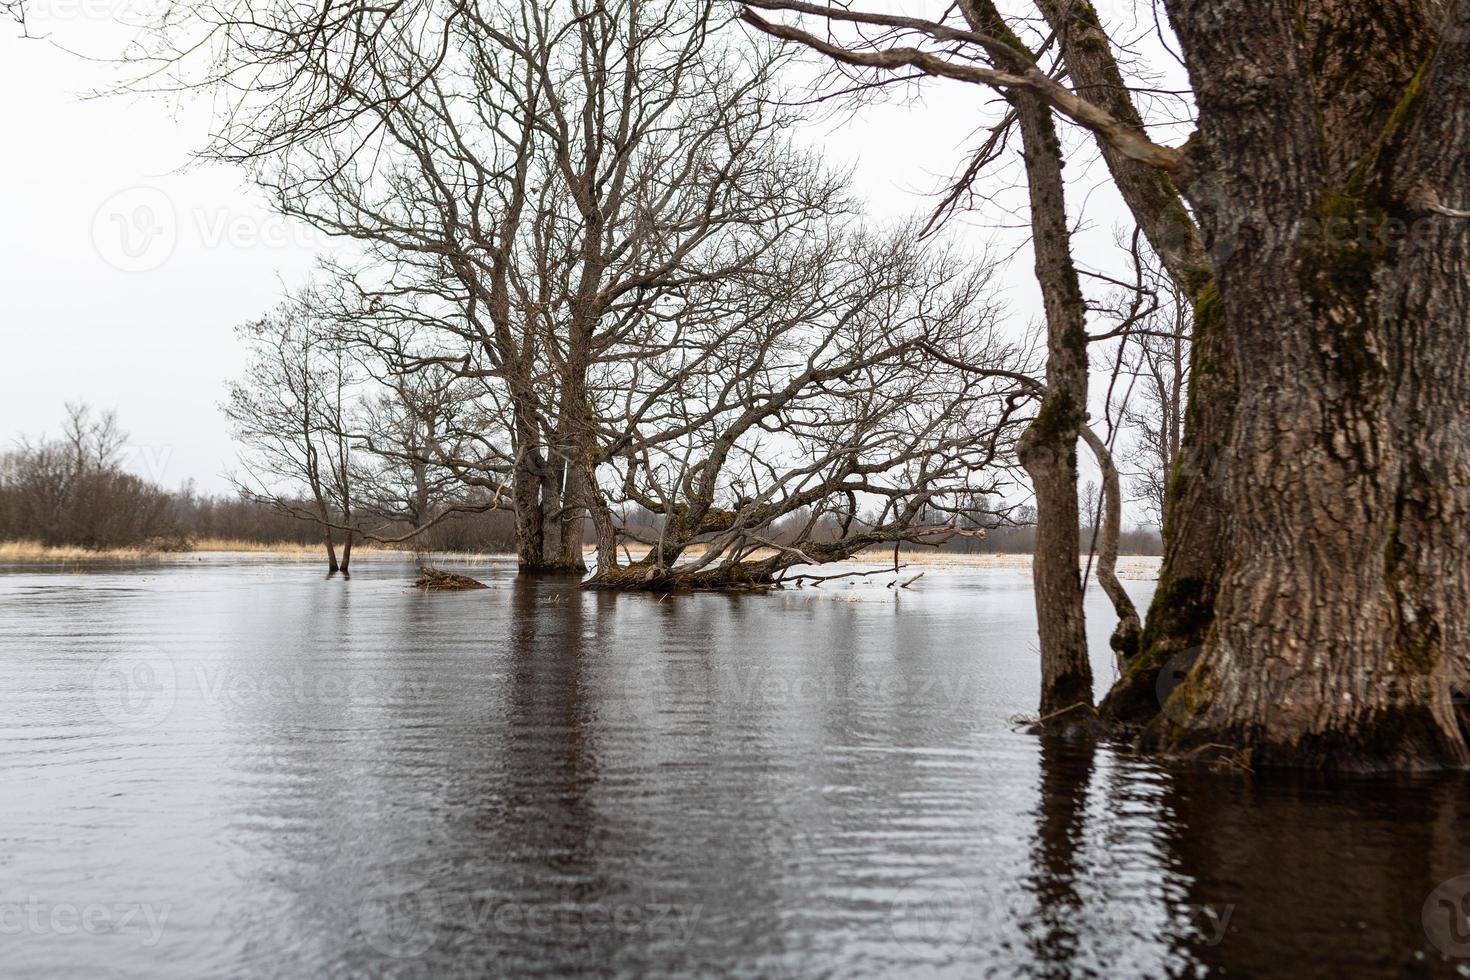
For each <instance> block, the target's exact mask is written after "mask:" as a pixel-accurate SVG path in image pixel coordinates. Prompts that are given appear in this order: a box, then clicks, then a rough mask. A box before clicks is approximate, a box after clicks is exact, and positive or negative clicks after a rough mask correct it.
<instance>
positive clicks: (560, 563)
mask: <svg viewBox="0 0 1470 980" xmlns="http://www.w3.org/2000/svg"><path fill="white" fill-rule="evenodd" d="M533 414H534V413H533V412H531V411H529V410H521V411H517V413H516V462H515V468H514V469H513V471H512V472H511V499H512V501H513V503H514V505H515V530H516V560H517V564H518V566H519V568H520V571H522V572H526V573H546V574H555V575H568V574H576V575H580V574H582V573H583V572H585V571H586V570H587V566H586V563H585V562H584V561H583V560H582V549H581V537H580V522H579V523H578V535H577V541H576V542H575V544H576V547H574V548H570V549H569V548H568V547H567V546H566V542H565V535H564V531H565V529H566V528H567V526H568V524H569V521H568V518H567V514H566V512H567V508H566V507H565V506H564V500H565V499H566V488H565V487H564V483H565V482H566V480H567V471H568V466H567V465H566V462H565V461H564V460H563V459H561V458H559V457H557V456H553V457H552V458H549V459H548V458H547V456H546V455H544V454H543V451H542V448H543V447H542V446H541V445H540V432H539V430H538V427H537V425H536V424H535V422H534V420H533Z"/></svg>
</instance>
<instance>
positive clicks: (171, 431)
mask: <svg viewBox="0 0 1470 980" xmlns="http://www.w3.org/2000/svg"><path fill="white" fill-rule="evenodd" d="M116 2H118V0H49V3H48V2H47V0H41V2H38V3H36V4H35V5H34V6H33V7H32V9H31V15H30V22H31V32H32V33H33V34H39V35H49V38H50V41H52V42H55V43H54V44H53V43H48V42H47V41H44V40H34V39H23V38H21V37H19V36H18V31H17V30H15V29H14V27H13V26H12V25H9V24H3V25H0V93H4V95H3V98H0V133H5V134H8V140H7V143H8V145H7V147H6V151H5V152H4V154H3V156H0V215H3V220H4V230H3V232H0V295H3V297H4V300H3V303H0V443H5V444H8V443H9V442H10V441H11V440H12V439H14V438H16V437H17V436H19V435H21V434H27V435H32V436H34V435H39V434H42V433H55V432H56V431H57V429H58V428H59V425H60V420H61V418H62V414H63V405H64V404H65V403H66V402H68V401H78V400H81V401H86V402H88V403H90V404H92V405H94V406H97V407H99V408H115V409H116V410H117V412H118V415H119V418H120V421H121V423H122V425H123V428H124V429H126V430H127V431H128V432H129V433H131V435H132V440H131V442H132V445H131V450H130V457H129V465H130V467H131V468H132V469H134V470H135V471H136V472H138V473H139V474H140V475H143V476H145V477H147V478H149V479H152V480H154V481H156V482H158V483H161V484H163V485H165V486H168V487H174V486H177V485H178V484H180V483H182V482H183V481H184V480H186V479H189V478H193V479H194V480H196V481H197V483H198V485H199V487H200V488H201V489H203V490H207V491H218V490H223V489H225V487H226V484H225V481H224V479H223V477H222V474H223V473H224V471H225V470H227V469H229V468H230V467H231V461H232V460H233V458H234V448H233V446H232V445H231V443H230V439H229V434H228V431H227V427H226V425H225V422H224V420H223V418H222V417H221V415H220V412H219V409H218V404H219V401H220V400H221V398H222V397H223V393H224V385H225V382H226V379H228V378H230V377H231V376H233V375H236V374H238V373H239V372H240V370H241V367H242V360H243V359H242V354H241V351H240V349H239V348H238V347H237V345H236V343H235V341H234V337H233V333H232V330H233V327H234V326H235V325H236V324H237V323H240V322H241V321H244V320H246V319H249V318H250V317H252V316H255V315H257V314H259V313H261V312H262V311H264V310H265V309H266V308H268V307H269V306H270V305H272V304H273V303H274V302H275V301H276V300H277V299H278V297H279V296H280V293H281V289H282V283H283V282H284V283H285V284H287V285H295V284H298V283H300V282H302V281H303V280H305V279H306V278H307V276H308V275H309V273H310V270H311V266H312V263H313V257H314V255H315V254H316V253H317V251H318V249H319V248H320V247H322V246H323V245H324V239H323V238H322V237H321V236H319V235H317V234H316V233H315V232H313V231H312V230H311V229H309V228H305V227H302V226H299V225H291V224H287V223H286V222H285V221H284V219H281V218H279V217H276V216H275V215H273V214H272V213H271V212H270V211H269V210H268V209H266V208H265V207H264V206H263V200H262V199H261V198H260V197H259V196H258V194H257V193H256V192H255V191H254V190H253V188H250V187H248V186H247V185H246V184H245V183H244V182H243V180H242V178H241V176H240V174H239V173H238V172H237V171H234V170H232V169H228V168H222V167H199V166H193V167H189V166H187V165H188V164H189V152H190V150H191V149H193V148H195V147H198V146H199V145H201V144H202V142H203V136H204V132H205V122H206V120H205V119H204V117H203V114H202V112H201V111H200V110H199V109H198V108H197V107H196V108H193V109H188V108H186V111H184V112H183V113H182V114H180V113H178V112H176V107H175V106H173V105H171V104H170V103H168V102H166V101H164V100H147V101H145V100H137V99H128V100H124V99H116V98H111V99H103V100H87V99H84V98H82V96H83V95H84V94H85V93H86V92H88V91H90V90H92V89H94V88H96V87H99V86H104V85H106V84H107V82H108V81H109V80H111V79H113V78H114V74H113V72H114V69H113V68H112V67H111V66H109V65H107V64H105V63H101V62H95V61H88V60H85V59H83V58H81V57H78V56H77V55H76V54H72V53H68V52H67V51H64V50H61V49H60V48H59V47H58V46H57V45H61V46H64V47H66V48H69V49H71V50H72V51H76V52H82V53H85V54H90V55H95V56H108V55H112V54H114V53H116V52H117V51H119V50H120V49H121V47H122V44H123V43H124V42H125V41H126V40H127V37H128V32H127V31H126V29H123V28H121V27H119V26H118V25H117V24H116V23H115V22H114V18H113V16H112V11H111V10H110V9H109V4H113V3H116ZM1122 2H1124V3H1126V2H1128V0H1122ZM988 98H990V94H989V93H987V92H986V91H984V90H982V89H979V88H978V87H972V86H965V85H959V84H939V83H934V84H929V85H927V86H926V88H925V97H924V101H923V103H922V104H887V105H879V106H873V107H868V108H865V109H863V110H862V111H861V112H859V113H858V114H857V115H856V116H851V117H850V116H845V115H844V116H840V117H832V118H828V119H827V120H825V121H824V122H823V123H822V124H821V126H820V127H819V128H818V129H816V130H815V131H814V132H813V134H812V135H813V138H814V139H817V140H820V141H822V142H823V143H824V144H825V146H826V148H827V151H828V152H829V154H830V155H831V156H832V157H833V158H834V159H835V160H839V161H850V162H852V163H853V164H854V165H855V166H856V174H855V180H856V184H857V188H858V190H859V191H860V192H861V193H862V194H863V195H864V196H866V197H867V198H868V199H869V201H870V202H871V205H872V208H873V210H874V211H875V212H876V213H877V214H879V215H883V216H896V215H902V214H906V213H910V212H914V211H917V210H922V209H924V208H926V207H927V206H928V204H929V200H930V199H928V198H926V197H924V196H923V193H922V192H926V191H931V190H933V189H934V188H935V187H936V186H937V185H938V184H939V183H940V181H941V179H942V177H943V176H945V175H947V174H948V173H950V172H951V170H952V169H953V168H955V167H956V166H958V165H959V163H960V161H961V159H962V157H963V152H964V148H965V147H966V146H969V145H972V144H973V142H974V138H973V130H974V128H975V126H976V125H978V124H979V122H980V121H981V120H982V119H983V118H984V117H985V116H986V115H988V114H987V113H984V112H983V111H982V107H983V106H984V104H985V102H986V100H987V99H988ZM1089 155H1090V153H1089ZM1077 172H1078V171H1077V170H1076V169H1070V168H1069V173H1071V174H1073V175H1074V176H1075V175H1076V174H1077ZM1088 186H1091V185H1088ZM1083 196H1084V195H1083V194H1082V193H1081V192H1080V191H1074V192H1073V198H1072V200H1071V201H1070V202H1069V203H1070V204H1071V209H1072V211H1073V214H1074V215H1075V214H1076V213H1077V209H1078V207H1079V205H1080V204H1081V199H1082V198H1083ZM1107 197H1108V194H1107V193H1104V194H1103V195H1102V196H1101V197H1097V196H1094V197H1090V198H1089V199H1088V202H1087V208H1088V212H1087V216H1088V219H1089V222H1090V224H1091V225H1092V226H1093V230H1092V231H1091V232H1089V234H1088V235H1087V236H1086V237H1085V238H1083V239H1082V240H1080V241H1079V259H1080V260H1081V261H1082V262H1083V263H1084V264H1089V263H1088V260H1089V258H1095V259H1096V261H1094V262H1091V263H1090V264H1091V265H1092V266H1093V267H1098V266H1100V265H1101V264H1102V262H1103V261H1105V259H1104V255H1105V253H1106V250H1107V243H1108V242H1109V241H1110V240H1111V237H1112V229H1113V227H1114V226H1115V225H1117V224H1118V223H1119V222H1120V221H1121V220H1122V218H1121V212H1120V210H1119V209H1118V207H1117V205H1116V203H1114V202H1112V201H1110V200H1108V199H1107ZM1003 217H1004V216H1003V215H1000V214H998V213H996V212H990V213H988V214H987V215H986V220H987V221H988V222H989V224H990V225H992V226H993V225H995V224H997V223H999V222H1000V221H1002V220H1003ZM996 234H997V233H996V232H995V230H994V228H993V227H992V228H976V229H973V230H971V231H968V232H967V233H966V237H967V239H969V240H970V241H972V242H973V243H974V245H975V246H976V248H977V249H978V248H982V247H984V245H985V243H986V242H987V240H989V239H991V238H992V237H994V236H995V235H996ZM1000 235H1001V238H1002V239H1003V240H1004V241H1005V242H1007V243H1009V245H1014V244H1015V242H1016V235H1015V234H1014V233H1010V232H1003V233H1000ZM1089 249H1091V250H1092V251H1093V253H1094V254H1093V255H1092V256H1090V255H1089ZM1006 279H1007V283H1008V287H1007V299H1008V301H1009V302H1011V303H1012V306H1013V317H1014V320H1015V323H1016V325H1017V327H1018V329H1019V328H1023V327H1024V326H1026V325H1027V324H1028V323H1029V322H1031V321H1032V320H1033V319H1034V318H1035V315H1036V310H1037V301H1036V298H1035V286H1034V284H1033V283H1032V281H1031V270H1030V258H1029V255H1027V254H1025V253H1024V252H1023V253H1021V254H1018V255H1016V256H1015V257H1014V258H1013V259H1012V261H1011V263H1010V265H1009V267H1008V272H1007V275H1006Z"/></svg>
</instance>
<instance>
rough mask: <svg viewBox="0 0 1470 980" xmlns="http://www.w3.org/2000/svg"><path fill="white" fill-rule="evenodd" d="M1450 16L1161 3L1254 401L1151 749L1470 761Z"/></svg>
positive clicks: (1459, 138) (1378, 761) (1242, 388)
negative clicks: (1226, 507)
mask: <svg viewBox="0 0 1470 980" xmlns="http://www.w3.org/2000/svg"><path fill="white" fill-rule="evenodd" d="M1444 6H1445V5H1443V4H1433V3H1430V2H1427V0H1385V2H1381V3H1376V4H1371V5H1369V4H1362V3H1358V2H1353V0H1320V2H1318V3H1316V4H1313V5H1311V7H1310V8H1309V9H1306V10H1305V11H1303V10H1302V9H1301V8H1300V7H1299V5H1298V4H1295V3H1286V2H1282V0H1277V2H1269V0H1214V2H1210V3H1204V2H1201V0H1171V2H1170V3H1169V4H1168V8H1169V12H1170V16H1171V18H1172V20H1173V23H1174V27H1175V31H1176V33H1177V34H1178V36H1179V38H1180V41H1181V43H1182V45H1183V49H1184V54H1185V59H1186V62H1187V64H1188V67H1189V69H1190V73H1191V77H1192V80H1193V83H1194V88H1195V92H1196V95H1197V99H1198V103H1199V112H1200V125H1199V131H1198V133H1197V134H1196V137H1195V138H1194V139H1193V140H1192V141H1191V145H1190V150H1189V156H1190V164H1191V170H1192V173H1193V178H1192V180H1190V181H1189V182H1188V184H1187V185H1186V186H1185V188H1184V190H1185V193H1186V195H1188V196H1189V197H1190V199H1191V201H1192V202H1193V203H1194V204H1195V206H1196V210H1197V213H1198V214H1199V215H1200V218H1201V222H1202V225H1203V228H1204V231H1205V236H1206V241H1207V242H1210V243H1212V252H1213V257H1214V260H1215V266H1216V272H1217V280H1216V281H1217V283H1218V303H1219V307H1220V309H1219V315H1220V316H1221V317H1222V318H1223V320H1224V321H1225V322H1228V323H1229V324H1230V331H1231V334H1232V335H1233V337H1234V340H1235V343H1234V350H1235V361H1236V365H1237V368H1238V371H1237V384H1238V389H1239V399H1238V402H1237V410H1236V413H1235V419H1234V425H1233V427H1232V430H1231V432H1230V438H1229V442H1228V450H1227V451H1228V454H1229V457H1230V458H1231V460H1232V461H1233V462H1232V465H1231V467H1230V469H1229V472H1228V474H1227V478H1228V488H1227V499H1228V501H1229V502H1230V505H1231V506H1230V518H1229V525H1230V527H1231V531H1232V534H1231V543H1230V548H1229V552H1228V555H1227V560H1226V562H1225V564H1224V566H1223V576H1222V578H1221V580H1220V586H1219V591H1218V595H1217V597H1216V599H1215V601H1214V616H1213V623H1212V624H1211V626H1210V629H1209V632H1208V634H1207V636H1206V638H1205V641H1204V644H1203V648H1202V650H1201V651H1200V653H1199V656H1198V658H1197V659H1196V660H1195V662H1194V664H1193V667H1192V669H1190V670H1189V672H1188V674H1187V675H1186V676H1185V677H1184V679H1183V681H1182V682H1181V683H1180V684H1179V686H1178V687H1177V688H1176V689H1175V690H1174V691H1173V693H1172V694H1171V695H1170V696H1169V698H1168V702H1167V704H1166V705H1165V706H1164V710H1163V711H1162V712H1161V713H1160V714H1159V715H1158V716H1157V717H1156V718H1155V719H1154V720H1153V721H1152V722H1151V723H1150V725H1149V728H1148V730H1147V732H1146V733H1145V741H1146V744H1149V745H1151V746H1155V747H1159V748H1162V749H1165V750H1171V751H1200V750H1203V749H1206V748H1208V747H1211V746H1217V745H1225V746H1230V747H1232V748H1234V749H1237V750H1243V751H1244V752H1246V753H1248V754H1249V755H1250V757H1251V758H1252V760H1253V762H1254V763H1255V764H1267V765H1270V764H1286V765H1296V766H1313V767H1330V768H1338V769H1379V768H1393V769H1401V770H1408V769H1424V768H1434V767H1439V766H1446V765H1449V766H1463V765H1465V764H1466V763H1467V762H1470V751H1467V746H1466V740H1465V734H1466V733H1465V728H1464V724H1465V722H1464V718H1463V717H1462V713H1461V712H1460V711H1459V710H1457V707H1456V704H1455V698H1454V694H1455V690H1456V685H1458V684H1462V683H1463V682H1464V681H1465V678H1466V674H1467V671H1466V651H1467V640H1470V574H1467V572H1470V568H1467V565H1466V557H1465V556H1466V555H1467V549H1466V546H1467V545H1470V540H1467V539H1470V480H1467V476H1470V450H1467V448H1466V442H1465V439H1464V434H1465V428H1466V422H1467V416H1466V413H1467V410H1470V219H1467V218H1466V217H1465V216H1464V214H1463V213H1460V212H1456V211H1455V209H1454V207H1452V206H1451V205H1455V206H1458V207H1459V208H1465V207H1466V205H1467V204H1470V202H1467V200H1466V190H1465V189H1466V187H1467V186H1470V5H1466V4H1464V3H1463V2H1460V3H1457V4H1455V5H1454V6H1455V7H1456V9H1455V10H1453V11H1451V12H1449V13H1448V15H1444V14H1443V13H1441V8H1442V7H1444ZM1442 16H1443V17H1444V18H1445V19H1444V20H1443V21H1441V17H1442ZM1196 367H1197V369H1202V370H1203V374H1204V377H1206V378H1208V377H1210V376H1211V375H1212V374H1213V373H1214V372H1215V371H1216V370H1218V369H1217V368H1216V367H1215V366H1214V365H1211V364H1209V363H1208V361H1206V362H1203V363H1199V362H1197V365H1196ZM1197 380H1198V376H1197ZM1189 421H1190V424H1191V427H1192V428H1194V427H1197V426H1198V424H1199V420H1198V419H1196V418H1194V417H1193V416H1192V417H1191V418H1190V420H1189ZM1183 504H1184V501H1182V500H1180V499H1179V498H1178V496H1177V495H1176V498H1175V499H1174V500H1173V501H1172V503H1171V507H1174V508H1177V507H1179V506H1182V505H1183Z"/></svg>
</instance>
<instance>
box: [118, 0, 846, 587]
mask: <svg viewBox="0 0 1470 980" xmlns="http://www.w3.org/2000/svg"><path fill="white" fill-rule="evenodd" d="M279 7H280V9H277V7H276V6H272V7H271V10H270V15H269V16H265V15H264V14H262V13H261V12H260V11H257V10H255V9H253V8H251V9H249V10H245V9H242V8H235V7H229V6H226V7H219V6H216V5H208V6H200V7H188V8H180V9H181V10H184V11H185V14H184V15H183V16H181V17H180V18H178V19H176V20H175V21H172V22H168V23H165V24H163V25H162V26H161V28H160V30H159V31H157V32H156V33H154V34H153V35H152V36H151V42H150V43H149V44H147V45H146V46H145V49H144V50H145V51H146V55H142V56H140V57H141V58H142V60H141V61H140V64H145V65H149V66H153V67H156V68H158V69H159V71H160V72H161V73H162V74H161V75H160V76H159V77H164V76H167V77H170V78H183V79H186V80H187V84H189V85H191V86H199V85H204V86H213V87H215V89H216V90H217V91H219V90H223V91H224V92H226V93H228V94H229V95H230V96H232V98H231V99H230V100H229V103H230V111H229V113H228V115H227V116H226V117H225V122H224V124H223V125H222V127H221V130H220V132H219V134H218V139H217V140H216V141H215V143H214V144H213V145H212V147H211V152H212V153H213V154H214V155H217V156H223V157H227V158H232V159H241V160H246V161H250V162H252V163H253V164H255V165H256V166H257V169H258V173H259V176H260V179H261V180H262V182H263V183H264V184H265V185H266V186H267V187H268V188H270V190H271V192H272V194H273V195H274V197H275V200H276V203H277V205H278V206H279V207H280V209H281V210H282V211H283V212H284V213H286V214H289V215H293V216H297V217H300V218H303V219H305V220H307V221H310V222H312V223H314V224H315V225H317V226H318V227H320V228H323V229H325V230H326V231H328V232H330V233H332V234H334V235H338V236H342V237H344V238H348V239H351V240H353V241H354V242H355V243H357V245H358V246H359V247H360V249H361V250H362V253H363V258H362V261H361V262H360V263H359V264H358V266H357V268H355V269H354V270H353V272H352V275H351V279H352V281H353V282H355V283H356V284H357V285H358V287H359V288H360V289H361V291H362V298H363V303H364V305H365V307H366V308H368V309H369V310H374V311H376V312H377V313H379V314H380V315H381V316H382V317H384V318H386V319H389V320H391V321H393V322H394V323H395V324H396V323H402V322H407V321H415V320H417V321H420V322H423V321H425V320H426V319H428V318H433V319H434V321H435V324H436V326H437V327H439V328H441V329H439V331H438V333H437V336H436V337H434V338H433V339H432V341H431V342H430V343H429V345H428V346H427V347H426V348H425V349H422V350H420V351H418V352H416V353H417V355H418V363H419V364H421V365H424V364H430V363H432V364H435V365H438V366H440V367H453V368H455V369H456V370H458V371H459V372H460V373H461V375H462V376H463V377H465V378H494V379H496V380H497V381H498V383H499V384H500V385H501V386H502V387H503V389H504V401H505V407H506V408H507V410H508V412H509V416H508V419H507V422H508V428H509V431H510V435H511V444H510V446H509V451H510V453H511V456H512V467H511V488H512V495H513V497H514V500H515V508H516V513H517V519H518V526H519V529H520V530H519V533H520V539H521V544H520V559H521V565H522V567H523V568H524V569H527V570H536V569H547V570H581V569H583V568H584V563H583V558H582V550H581V544H582V533H583V532H582V529H583V525H584V521H585V515H586V513H587V501H586V499H585V497H586V490H585V487H584V480H585V476H584V469H585V467H584V466H583V465H582V464H583V463H584V462H585V459H586V456H587V454H588V452H589V451H590V441H591V440H592V438H593V434H594V432H595V431H596V429H597V425H596V423H595V421H594V420H592V419H590V418H588V417H587V413H586V408H587V392H586V385H587V377H588V373H589V371H591V370H592V369H593V367H594V365H596V364H598V363H600V362H601V361H603V360H604V359H606V358H607V357H608V356H609V352H610V351H611V350H613V349H615V348H617V347H619V345H620V344H621V338H622V336H623V334H625V333H626V332H628V331H630V330H635V331H636V330H637V329H639V328H638V326H637V325H638V324H639V323H640V321H641V320H642V319H644V318H647V317H650V316H652V317H659V316H663V315H664V314H663V313H661V312H659V311H658V310H659V307H660V305H661V304H662V305H668V304H670V303H678V302H679V299H678V296H679V293H680V291H681V290H684V289H686V288H687V287H688V286H689V285H690V284H691V283H698V282H700V281H703V280H708V279H711V278H714V277H718V276H724V275H731V274H734V273H735V272H737V271H738V270H739V269H741V268H742V267H744V266H746V265H749V264H750V263H752V262H755V261H758V260H759V258H760V256H761V255H762V254H763V253H764V252H765V251H766V250H767V249H768V248H769V247H770V246H771V243H772V242H773V241H775V240H776V239H777V238H778V237H779V236H780V235H781V234H782V232H783V231H784V230H785V229H786V228H788V227H790V226H792V225H794V224H797V223H799V222H801V221H802V220H806V219H807V218H808V217H809V216H812V215H822V214H826V213H830V212H832V211H834V210H837V209H840V208H841V207H842V206H843V202H842V201H841V199H840V196H839V188H840V184H839V182H837V181H836V180H834V179H832V178H830V177H828V176H825V175H823V174H822V173H821V172H820V169H819V168H817V167H816V166H815V165H814V163H813V162H812V161H811V160H810V159H809V158H808V157H807V156H806V155H804V154H802V153H799V152H797V151H795V150H794V149H793V148H792V147H791V146H790V144H789V142H788V140H787V138H786V133H787V130H788V128H789V124H790V122H791V118H790V113H789V112H788V111H786V110H781V109H778V108H775V107H774V106H773V103H772V102H771V101H770V100H768V99H765V98H763V97H762V96H763V94H764V93H765V92H766V90H767V89H768V87H769V85H770V84H771V80H772V77H773V73H774V71H775V69H776V67H777V64H778V60H779V59H778V58H777V57H776V55H775V54H774V53H773V51H772V50H771V49H770V46H766V47H765V48H764V49H762V48H759V47H756V48H752V47H751V46H750V45H748V44H745V43H743V42H742V41H741V40H740V39H739V37H738V36H737V35H730V34H721V33H718V32H717V31H716V29H717V28H718V27H719V26H720V24H721V22H722V21H723V20H726V19H728V18H729V16H731V13H730V12H729V10H728V8H727V7H726V6H725V5H724V4H723V3H716V2H713V0H711V2H688V0H659V2H641V0H621V2H615V3H597V4H586V3H580V2H570V3H556V4H550V5H540V4H515V3H489V4H479V5H471V6H469V7H466V6H464V5H460V4H443V3H436V2H419V3H414V4H410V5H406V6H400V7H395V8H392V9H386V8H368V7H359V8H354V10H353V11H351V12H350V13H348V12H346V11H344V12H342V14H341V15H338V14H337V13H335V12H334V13H329V14H327V15H324V16H321V17H318V16H316V15H315V14H312V15H310V16H304V19H303V15H302V13H301V11H300V10H299V9H298V8H295V7H291V6H289V5H279ZM244 77H248V78H249V83H248V85H242V84H240V80H241V79H242V78H244ZM265 93H268V95H267V96H266V97H265V98H262V97H261V96H262V94H265ZM236 96H237V97H236ZM426 306H427V307H429V308H430V309H431V311H432V312H430V313H428V314H426V313H425V312H424V309H425V307H426Z"/></svg>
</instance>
